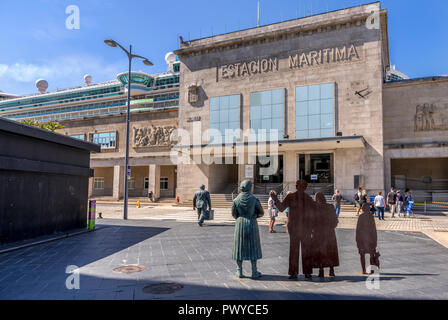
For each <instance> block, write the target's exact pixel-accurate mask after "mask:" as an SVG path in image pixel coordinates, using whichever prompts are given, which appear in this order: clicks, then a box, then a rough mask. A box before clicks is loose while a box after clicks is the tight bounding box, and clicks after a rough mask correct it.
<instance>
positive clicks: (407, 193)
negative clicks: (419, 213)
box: [403, 188, 414, 217]
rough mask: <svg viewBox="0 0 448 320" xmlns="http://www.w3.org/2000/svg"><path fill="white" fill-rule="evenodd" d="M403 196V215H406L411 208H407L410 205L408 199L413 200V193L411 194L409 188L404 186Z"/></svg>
mask: <svg viewBox="0 0 448 320" xmlns="http://www.w3.org/2000/svg"><path fill="white" fill-rule="evenodd" d="M404 194H405V196H404V203H405V204H404V213H403V216H405V217H408V216H409V214H410V212H411V210H412V208H409V205H410V203H409V202H410V201H414V195H413V194H412V192H411V190H410V189H408V188H406V190H405V192H404Z"/></svg>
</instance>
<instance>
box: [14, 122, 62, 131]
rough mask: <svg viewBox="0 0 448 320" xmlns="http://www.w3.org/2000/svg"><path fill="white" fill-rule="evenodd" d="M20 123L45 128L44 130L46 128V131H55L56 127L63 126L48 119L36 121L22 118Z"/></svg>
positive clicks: (60, 127)
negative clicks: (47, 120) (42, 121)
mask: <svg viewBox="0 0 448 320" xmlns="http://www.w3.org/2000/svg"><path fill="white" fill-rule="evenodd" d="M21 123H23V124H26V125H28V126H33V127H38V128H41V129H45V130H48V131H51V132H55V131H56V130H58V129H62V128H64V126H62V125H61V124H60V123H59V122H57V121H49V122H44V123H40V122H37V121H36V120H31V119H25V120H22V121H21Z"/></svg>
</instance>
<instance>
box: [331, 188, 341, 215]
mask: <svg viewBox="0 0 448 320" xmlns="http://www.w3.org/2000/svg"><path fill="white" fill-rule="evenodd" d="M331 200H333V205H334V210H336V215H337V216H338V217H339V213H340V212H341V201H342V196H341V195H340V194H339V190H338V189H336V190H335V193H334V195H333V197H331Z"/></svg>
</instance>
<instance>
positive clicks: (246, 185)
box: [232, 180, 264, 279]
mask: <svg viewBox="0 0 448 320" xmlns="http://www.w3.org/2000/svg"><path fill="white" fill-rule="evenodd" d="M251 187H252V182H251V181H249V180H245V181H243V182H242V183H241V186H240V189H241V193H240V194H239V195H238V197H237V198H236V199H235V200H234V201H233V204H232V216H233V217H234V218H235V219H236V222H235V234H234V241H233V253H232V259H233V260H236V263H237V273H236V276H237V277H238V278H241V277H243V260H250V261H251V263H252V278H253V279H255V278H258V277H260V276H261V273H260V272H258V270H257V260H258V259H261V257H262V254H261V243H260V234H259V232H258V223H257V218H260V217H262V216H263V214H264V212H263V208H262V207H261V204H260V201H259V200H258V199H257V198H255V197H254V196H253V195H252V194H251V193H250V189H251Z"/></svg>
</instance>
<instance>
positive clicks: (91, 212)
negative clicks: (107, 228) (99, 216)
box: [87, 200, 96, 230]
mask: <svg viewBox="0 0 448 320" xmlns="http://www.w3.org/2000/svg"><path fill="white" fill-rule="evenodd" d="M95 213H96V200H89V220H88V224H87V228H88V229H89V230H94V229H95V215H96V214H95Z"/></svg>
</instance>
